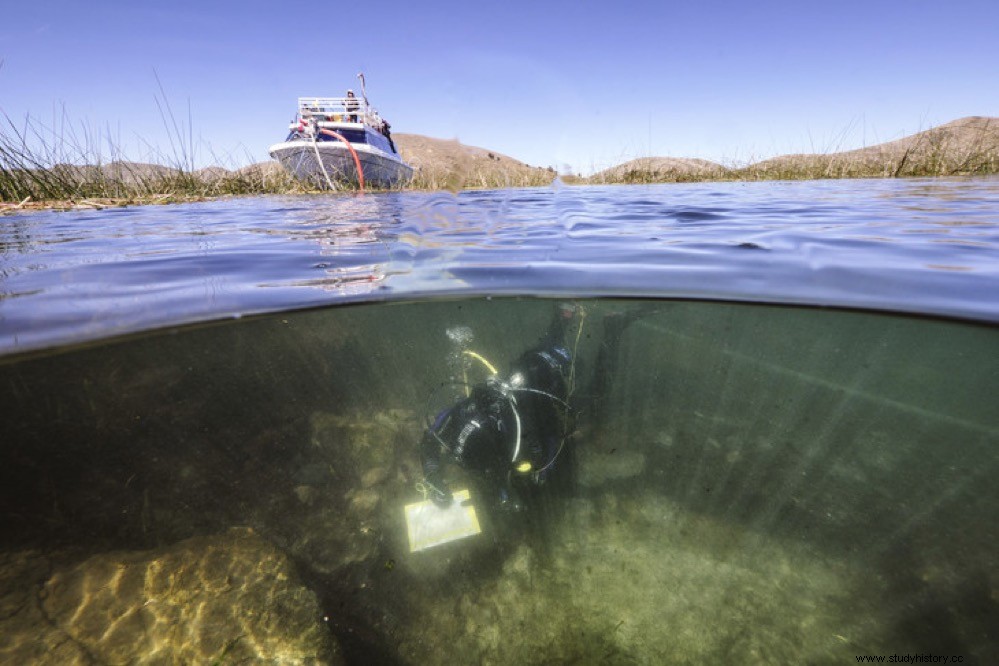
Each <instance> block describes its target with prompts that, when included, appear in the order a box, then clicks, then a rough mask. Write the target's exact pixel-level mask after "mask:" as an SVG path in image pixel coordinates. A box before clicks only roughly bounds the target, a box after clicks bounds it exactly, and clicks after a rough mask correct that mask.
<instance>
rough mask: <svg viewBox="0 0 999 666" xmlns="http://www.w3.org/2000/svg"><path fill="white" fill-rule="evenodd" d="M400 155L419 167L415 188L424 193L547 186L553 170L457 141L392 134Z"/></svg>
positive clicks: (552, 175) (417, 168) (415, 178)
mask: <svg viewBox="0 0 999 666" xmlns="http://www.w3.org/2000/svg"><path fill="white" fill-rule="evenodd" d="M392 139H393V140H394V141H395V144H396V147H397V148H398V149H399V154H400V155H402V158H403V159H404V160H406V161H407V162H408V163H410V164H412V165H413V166H414V167H416V175H415V176H414V178H413V185H414V186H415V187H418V188H425V189H435V190H436V189H450V190H457V189H462V188H466V187H523V186H533V185H548V184H549V183H551V182H552V180H554V178H555V171H554V170H553V169H542V168H540V167H532V166H529V165H527V164H524V163H523V162H520V161H519V160H515V159H513V158H512V157H509V156H507V155H503V154H502V153H497V152H495V151H490V150H486V149H485V148H477V147H475V146H466V145H464V144H462V143H460V142H459V141H457V140H454V139H452V140H447V139H434V138H431V137H428V136H421V135H419V134H393V135H392Z"/></svg>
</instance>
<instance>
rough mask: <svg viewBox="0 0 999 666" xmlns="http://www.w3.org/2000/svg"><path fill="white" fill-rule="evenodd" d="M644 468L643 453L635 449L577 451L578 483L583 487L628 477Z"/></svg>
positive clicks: (636, 474)
mask: <svg viewBox="0 0 999 666" xmlns="http://www.w3.org/2000/svg"><path fill="white" fill-rule="evenodd" d="M644 469H645V455H643V454H641V453H638V452H637V451H614V452H613V453H598V452H596V451H587V450H585V449H581V450H580V453H579V483H580V485H582V486H585V487H594V486H600V485H603V484H604V483H607V482H608V481H619V480H621V479H629V478H631V477H633V476H638V475H639V474H641V473H642V471H643V470H644Z"/></svg>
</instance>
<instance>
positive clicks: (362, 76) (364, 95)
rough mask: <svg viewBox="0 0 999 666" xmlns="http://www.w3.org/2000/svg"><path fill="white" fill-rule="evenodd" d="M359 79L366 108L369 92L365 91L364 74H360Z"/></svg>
mask: <svg viewBox="0 0 999 666" xmlns="http://www.w3.org/2000/svg"><path fill="white" fill-rule="evenodd" d="M357 78H359V79H361V97H362V98H363V99H364V106H368V92H367V91H366V90H365V89H364V72H358V73H357Z"/></svg>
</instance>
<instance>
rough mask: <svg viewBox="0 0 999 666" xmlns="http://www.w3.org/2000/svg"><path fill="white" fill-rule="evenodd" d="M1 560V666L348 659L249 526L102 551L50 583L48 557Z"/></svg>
mask: <svg viewBox="0 0 999 666" xmlns="http://www.w3.org/2000/svg"><path fill="white" fill-rule="evenodd" d="M5 564H7V565H8V566H6V567H5V570H4V571H3V573H2V574H0V575H2V577H3V580H4V582H5V583H6V584H5V585H3V588H4V590H8V588H9V590H8V591H6V592H0V603H3V604H4V607H7V606H11V607H12V609H16V610H14V612H13V613H12V614H11V615H9V616H7V615H5V616H4V617H3V618H0V635H2V636H3V637H4V638H3V641H2V643H0V661H3V662H4V663H52V664H72V663H94V662H97V663H116V664H117V663H128V664H150V663H188V664H212V663H230V662H231V663H247V662H253V663H270V664H317V665H318V664H339V663H342V659H341V657H340V655H339V649H338V647H337V646H336V644H335V643H334V642H333V640H332V638H331V636H330V633H329V631H328V630H327V628H326V627H325V626H324V625H323V622H322V619H321V618H322V614H321V612H320V609H319V604H318V602H317V600H316V597H315V595H314V594H313V593H312V592H311V591H310V590H308V589H307V588H305V587H303V586H302V585H301V584H300V583H299V582H298V581H297V580H296V577H295V574H294V571H293V569H292V565H291V563H290V561H289V560H288V558H287V557H286V556H285V555H284V554H283V553H281V552H280V551H279V550H277V549H276V548H275V547H274V546H272V545H271V544H270V543H268V542H267V541H265V540H264V539H262V538H260V537H259V536H257V535H256V534H255V533H254V532H253V530H250V529H232V530H229V531H228V532H227V533H225V534H224V535H221V536H210V537H195V538H192V539H187V540H185V541H181V542H179V543H177V544H175V545H173V546H170V547H167V548H162V549H158V550H152V551H143V552H123V551H118V552H111V553H104V554H100V555H95V556H93V557H91V558H89V559H87V560H85V561H83V562H82V563H79V564H77V565H75V566H72V567H66V568H63V569H59V570H57V571H55V573H53V574H52V575H51V576H49V577H48V579H47V580H45V579H44V576H43V575H40V574H41V572H42V571H45V572H46V573H47V568H46V565H45V564H44V560H40V559H38V558H24V557H22V558H21V559H20V560H18V561H11V560H10V558H7V560H6V561H5ZM12 576H14V577H16V578H12ZM26 578H27V580H25V579H26ZM42 581H44V582H42ZM11 590H12V591H11ZM8 602H9V603H8Z"/></svg>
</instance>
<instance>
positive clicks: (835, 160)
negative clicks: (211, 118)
mask: <svg viewBox="0 0 999 666" xmlns="http://www.w3.org/2000/svg"><path fill="white" fill-rule="evenodd" d="M991 173H999V118H989V117H982V116H970V117H967V118H960V119H958V120H954V121H952V122H949V123H947V124H945V125H940V126H938V127H934V128H932V129H929V130H926V131H924V132H919V133H917V134H913V135H911V136H907V137H904V138H901V139H898V140H896V141H889V142H886V143H880V144H877V145H874V146H867V147H866V148H859V149H857V150H847V151H843V152H839V153H827V154H798V155H781V156H780V157H774V158H771V159H767V160H763V161H760V162H755V163H753V164H750V165H749V166H746V167H744V168H741V169H726V168H725V167H723V166H721V165H720V164H715V163H714V162H708V161H706V160H698V159H685V158H673V157H647V158H640V159H637V160H631V161H630V162H625V163H624V164H619V165H617V166H614V167H611V168H610V169H605V170H604V171H601V172H599V173H596V174H594V175H592V176H590V177H589V178H587V179H584V182H588V183H665V182H679V181H692V180H728V179H734V180H775V179H809V178H883V177H896V176H947V175H967V174H991Z"/></svg>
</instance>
